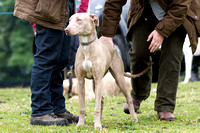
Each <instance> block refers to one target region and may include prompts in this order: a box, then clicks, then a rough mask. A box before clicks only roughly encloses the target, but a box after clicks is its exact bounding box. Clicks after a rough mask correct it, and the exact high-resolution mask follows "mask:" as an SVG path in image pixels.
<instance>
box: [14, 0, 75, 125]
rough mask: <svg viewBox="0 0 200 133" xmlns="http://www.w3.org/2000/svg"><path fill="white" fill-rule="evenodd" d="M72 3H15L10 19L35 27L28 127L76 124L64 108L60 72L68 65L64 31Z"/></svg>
mask: <svg viewBox="0 0 200 133" xmlns="http://www.w3.org/2000/svg"><path fill="white" fill-rule="evenodd" d="M74 3H75V0H60V1H59V2H58V1H57V0H50V1H49V0H39V1H32V0H28V1H27V0H16V2H15V10H14V16H16V17H19V18H21V19H25V20H27V21H29V22H32V23H35V24H36V37H35V45H36V53H35V54H34V63H33V66H32V75H31V93H32V95H31V108H32V113H31V119H30V123H31V125H69V123H77V122H78V119H79V118H78V116H74V115H73V114H71V113H70V112H69V111H67V109H66V107H65V97H64V96H63V76H62V70H63V69H64V68H65V67H66V66H67V64H68V63H69V56H70V55H69V54H70V51H69V49H70V41H71V40H70V39H69V37H68V36H66V34H65V32H64V28H65V27H66V23H67V21H68V18H69V17H70V16H71V15H72V14H73V13H75V4H74Z"/></svg>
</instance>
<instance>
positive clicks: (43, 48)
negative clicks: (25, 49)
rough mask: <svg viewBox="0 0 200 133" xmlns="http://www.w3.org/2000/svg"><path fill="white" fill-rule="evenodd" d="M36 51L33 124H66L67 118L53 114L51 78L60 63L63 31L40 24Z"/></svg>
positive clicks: (32, 83) (33, 81)
mask: <svg viewBox="0 0 200 133" xmlns="http://www.w3.org/2000/svg"><path fill="white" fill-rule="evenodd" d="M36 29H37V36H36V38H35V45H36V53H35V55H34V63H33V67H32V75H31V93H32V95H31V102H32V103H31V108H32V113H31V124H32V125H52V124H56V125H66V124H69V123H68V121H67V120H66V119H57V118H54V117H53V115H51V114H52V113H53V106H52V100H51V99H52V96H51V89H50V86H51V80H52V74H53V72H54V70H55V69H56V66H57V64H58V59H59V58H58V57H59V55H60V52H59V51H61V48H62V45H61V44H62V43H61V42H62V41H63V32H62V31H59V30H53V29H50V28H46V27H43V26H40V25H37V26H36Z"/></svg>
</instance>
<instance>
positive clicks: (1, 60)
mask: <svg viewBox="0 0 200 133" xmlns="http://www.w3.org/2000/svg"><path fill="white" fill-rule="evenodd" d="M14 4H15V1H14V0H1V1H0V12H13V11H14ZM33 36H34V35H33V28H32V26H31V25H30V23H29V22H27V21H24V20H21V19H18V18H16V17H14V16H13V15H12V14H7V15H2V14H1V15H0V81H19V80H29V79H30V75H31V67H32V64H33V54H32V45H33Z"/></svg>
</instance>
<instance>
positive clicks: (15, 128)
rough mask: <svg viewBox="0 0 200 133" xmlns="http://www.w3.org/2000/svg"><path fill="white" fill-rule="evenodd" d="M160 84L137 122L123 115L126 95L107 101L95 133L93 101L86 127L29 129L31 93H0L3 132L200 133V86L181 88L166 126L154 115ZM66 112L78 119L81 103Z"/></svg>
mask: <svg viewBox="0 0 200 133" xmlns="http://www.w3.org/2000/svg"><path fill="white" fill-rule="evenodd" d="M156 85H157V84H152V90H151V95H150V97H149V98H148V99H147V100H146V101H144V102H142V104H141V108H140V111H141V113H140V114H137V116H138V119H139V121H138V122H134V121H133V120H132V119H131V118H130V116H129V115H126V114H124V113H123V107H124V103H125V98H124V96H123V95H119V96H116V97H106V98H105V100H104V103H105V104H104V111H103V120H102V125H103V129H102V130H95V129H94V122H93V120H94V100H88V101H86V107H85V109H86V123H85V126H83V127H76V124H70V125H69V126H62V127H60V126H31V125H30V114H31V108H30V103H31V101H30V97H31V93H30V89H29V88H26V89H21V88H5V89H0V127H1V128H0V132H3V133H4V132H5V133H7V132H9V133H14V132H17V133H18V132H20V133H22V132H28V133H29V132H31V133H32V132H33V133H35V132H37V133H38V132H42V133H43V132H44V133H45V132H48V133H49V132H50V133H51V132H58V133H61V132H62V133H63V132H74V133H79V132H114V133H117V132H136V133H146V132H153V133H162V132H170V133H198V132H200V87H199V86H200V82H192V83H188V84H187V85H183V84H179V86H178V93H177V102H176V103H177V104H176V109H175V112H174V115H175V116H176V120H175V121H172V122H165V121H160V120H158V117H157V113H156V112H155V111H154V100H155V97H156V92H155V88H156ZM66 108H67V110H69V111H70V112H72V113H73V114H74V115H78V101H69V100H66Z"/></svg>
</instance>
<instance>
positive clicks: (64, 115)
mask: <svg viewBox="0 0 200 133" xmlns="http://www.w3.org/2000/svg"><path fill="white" fill-rule="evenodd" d="M56 116H57V117H58V118H65V119H67V120H68V122H69V123H78V120H79V117H78V116H74V115H73V114H71V113H70V112H69V111H66V112H64V113H61V114H58V115H56Z"/></svg>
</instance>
